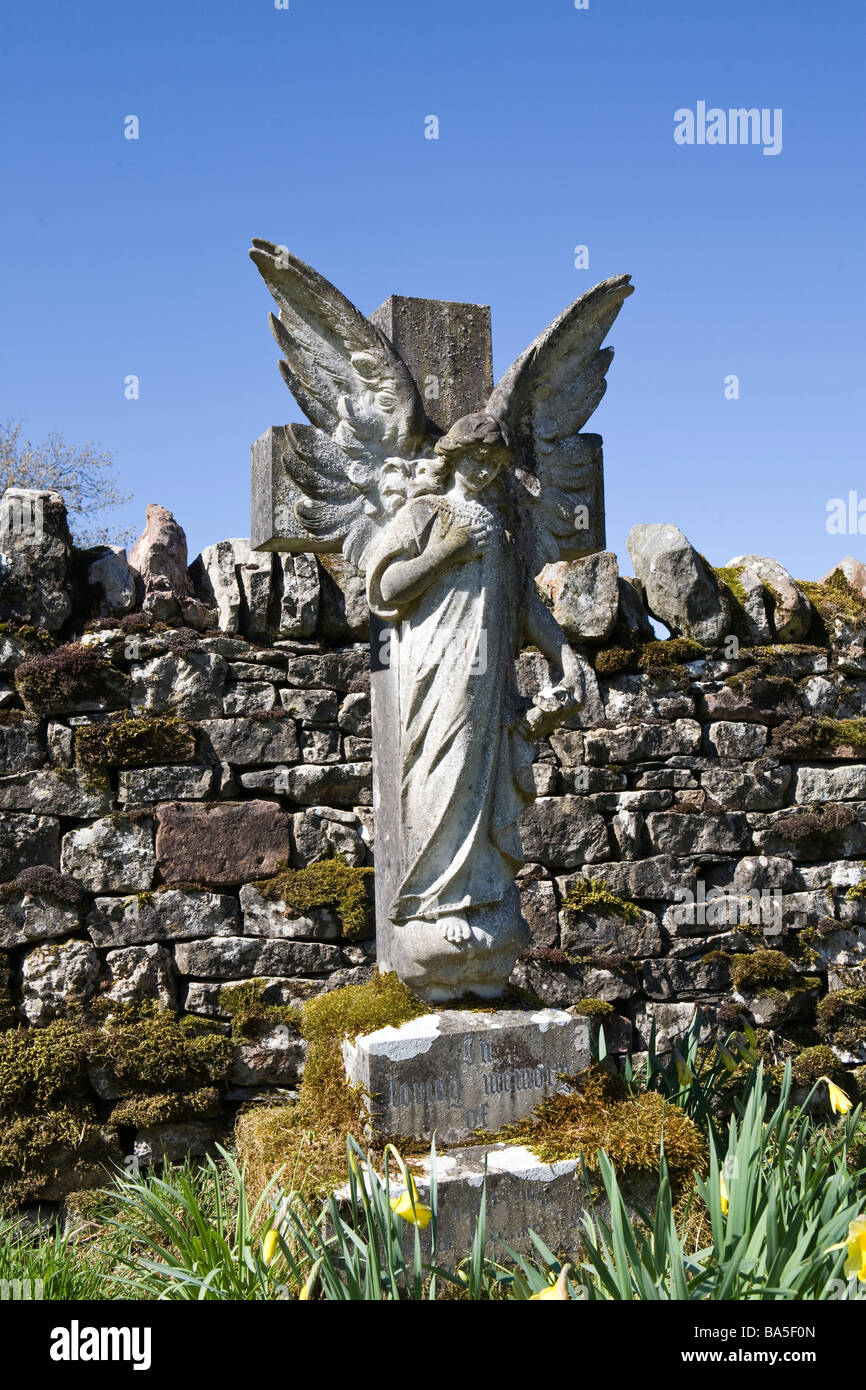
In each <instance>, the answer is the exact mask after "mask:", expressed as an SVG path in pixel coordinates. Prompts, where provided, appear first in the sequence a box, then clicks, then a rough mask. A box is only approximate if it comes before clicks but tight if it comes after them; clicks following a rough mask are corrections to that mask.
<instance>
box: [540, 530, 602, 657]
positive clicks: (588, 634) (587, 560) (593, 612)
mask: <svg viewBox="0 0 866 1390" xmlns="http://www.w3.org/2000/svg"><path fill="white" fill-rule="evenodd" d="M535 582H536V585H537V586H538V589H539V591H540V593H541V595H542V597H543V598H544V599H546V600H547V602H548V604H549V605H550V607H551V610H552V612H553V616H554V618H555V619H556V621H557V622H558V623H559V625H560V627H561V628H562V629H563V631H564V632H565V634H566V636H567V637H570V638H571V639H572V640H574V641H576V642H606V641H607V640H608V638H609V637H610V635H611V633H612V632H613V629H614V624H615V623H616V618H617V612H618V610H619V571H618V569H617V563H616V556H615V555H614V554H613V553H612V552H611V551H609V550H600V551H598V552H597V553H596V554H595V555H587V556H585V557H584V558H583V559H582V560H558V561H556V562H555V563H554V564H551V565H545V567H544V569H543V570H542V571H541V574H540V575H539V576H538V578H537V579H536V581H535Z"/></svg>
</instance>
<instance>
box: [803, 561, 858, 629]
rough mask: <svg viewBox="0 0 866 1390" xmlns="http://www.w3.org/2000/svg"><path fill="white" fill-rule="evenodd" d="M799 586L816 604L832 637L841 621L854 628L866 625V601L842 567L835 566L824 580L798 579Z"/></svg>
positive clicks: (816, 608) (812, 602)
mask: <svg viewBox="0 0 866 1390" xmlns="http://www.w3.org/2000/svg"><path fill="white" fill-rule="evenodd" d="M797 588H798V589H800V590H801V591H802V592H803V593H804V594H805V595H806V598H807V599H808V600H809V602H810V603H811V604H812V607H813V608H814V609H815V612H816V613H817V615H818V619H819V623H820V626H821V627H823V629H824V634H826V635H827V636H831V637H832V635H833V633H834V630H835V627H836V624H837V623H844V624H845V625H846V626H847V627H854V628H862V627H866V601H864V599H863V597H862V595H861V594H859V593H858V591H857V590H856V589H855V588H854V587H853V585H851V584H850V583H849V582H848V580H847V579H846V577H845V575H844V574H843V572H842V570H839V569H837V570H834V571H833V573H832V574H831V575H830V578H829V579H825V580H824V581H823V583H820V584H815V583H812V582H810V581H809V580H805V581H804V580H799V579H798V580H797Z"/></svg>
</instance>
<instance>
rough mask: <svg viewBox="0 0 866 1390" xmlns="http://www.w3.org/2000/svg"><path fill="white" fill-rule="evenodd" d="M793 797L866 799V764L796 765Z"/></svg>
mask: <svg viewBox="0 0 866 1390" xmlns="http://www.w3.org/2000/svg"><path fill="white" fill-rule="evenodd" d="M794 800H795V801H807V802H813V801H814V802H827V801H866V765H864V764H863V763H853V764H851V765H849V766H843V767H826V766H824V765H821V764H819V765H818V766H813V765H807V764H803V765H801V766H800V767H797V768H795V769H794Z"/></svg>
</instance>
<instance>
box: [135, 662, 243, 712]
mask: <svg viewBox="0 0 866 1390" xmlns="http://www.w3.org/2000/svg"><path fill="white" fill-rule="evenodd" d="M227 669H228V667H227V663H226V660H225V658H224V657H222V656H217V655H216V653H214V652H202V651H188V652H183V653H181V652H166V653H165V654H164V655H163V656H157V657H154V659H153V660H152V661H147V662H144V663H142V664H140V665H135V666H133V667H132V670H131V672H130V675H131V677H132V698H131V700H130V707H131V709H132V711H133V713H134V714H167V713H170V714H174V715H176V716H178V717H179V718H181V719H209V718H211V717H212V716H214V715H221V714H222V695H223V686H224V684H225V678H226V671H227Z"/></svg>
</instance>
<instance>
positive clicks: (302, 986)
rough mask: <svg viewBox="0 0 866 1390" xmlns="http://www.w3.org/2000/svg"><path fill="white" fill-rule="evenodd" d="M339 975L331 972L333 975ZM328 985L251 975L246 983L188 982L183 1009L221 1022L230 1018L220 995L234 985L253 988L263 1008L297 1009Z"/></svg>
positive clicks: (322, 980) (325, 979)
mask: <svg viewBox="0 0 866 1390" xmlns="http://www.w3.org/2000/svg"><path fill="white" fill-rule="evenodd" d="M340 973H341V972H340V971H336V972H335V974H337V975H339V974H340ZM330 978H333V977H330ZM328 983H330V979H329V977H328V976H325V975H320V976H319V977H318V978H317V979H312V980H305V979H302V978H300V977H297V976H296V977H294V978H290V979H284V978H282V977H281V976H279V975H270V976H268V975H263V976H256V975H254V976H252V977H251V978H249V979H246V980H190V981H189V983H188V985H187V992H186V1003H185V1005H184V1007H185V1009H186V1011H187V1013H191V1014H201V1015H202V1016H203V1017H205V1018H217V1019H222V1020H225V1019H228V1018H229V1017H230V1014H229V1011H228V1009H227V1008H226V1007H225V996H222V998H221V995H222V991H223V990H230V989H231V988H232V987H233V986H235V985H254V986H255V990H256V997H257V998H258V999H260V1000H261V1002H262V1004H263V1005H269V1004H281V1005H299V1004H304V1003H306V1001H307V1000H308V999H312V998H313V997H314V996H315V995H317V994H321V993H322V991H323V990H324V988H325V986H326V984H328Z"/></svg>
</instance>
